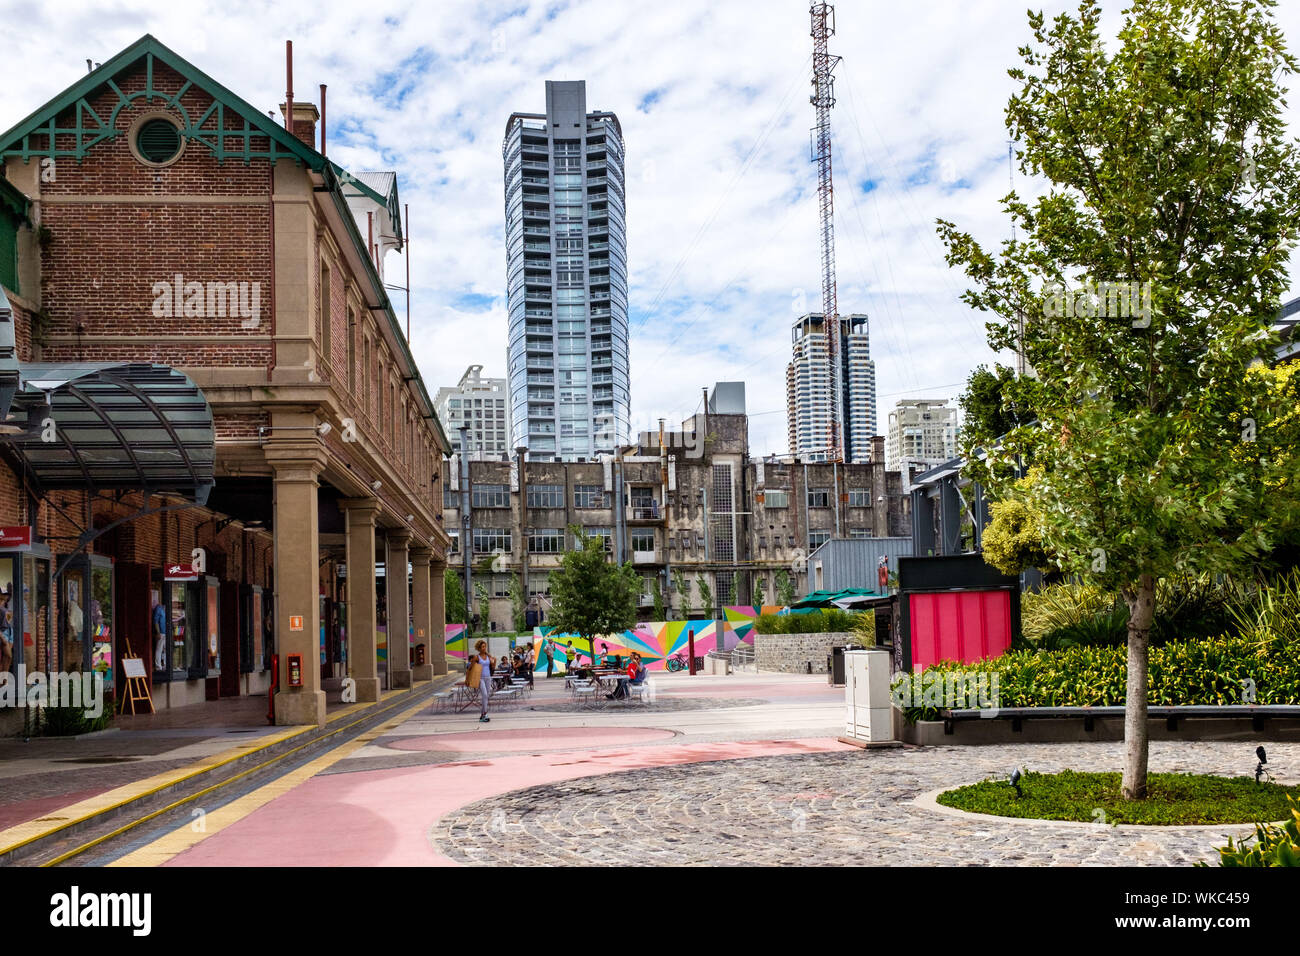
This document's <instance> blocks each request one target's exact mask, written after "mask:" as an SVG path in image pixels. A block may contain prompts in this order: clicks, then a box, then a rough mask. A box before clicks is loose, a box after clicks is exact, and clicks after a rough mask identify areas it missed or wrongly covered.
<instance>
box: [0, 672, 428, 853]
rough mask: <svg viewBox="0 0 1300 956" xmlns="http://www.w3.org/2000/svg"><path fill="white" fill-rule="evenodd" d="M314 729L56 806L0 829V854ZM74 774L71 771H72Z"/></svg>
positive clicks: (389, 694)
mask: <svg viewBox="0 0 1300 956" xmlns="http://www.w3.org/2000/svg"><path fill="white" fill-rule="evenodd" d="M412 692H413V691H412V690H411V689H410V688H403V689H402V690H390V691H385V692H384V693H383V694H382V695H381V696H380V698H379V700H378V701H377V702H376V703H380V704H382V703H384V702H385V701H387V700H391V699H392V698H393V697H396V696H400V695H402V694H409V693H412ZM372 706H374V704H370V703H365V704H349V705H347V706H346V707H341V708H339V709H338V710H336V711H334V712H333V713H331V714H328V715H327V716H326V717H325V725H326V726H327V727H328V726H329V725H330V724H333V723H336V722H338V721H340V720H345V719H346V718H348V717H350V716H352V715H353V714H355V713H357V712H358V711H360V710H364V709H365V708H367V707H372ZM317 729H318V728H317V727H315V726H313V725H311V724H308V725H306V726H301V727H287V728H285V729H284V730H281V731H277V732H274V733H272V734H271V735H270V736H268V737H266V738H265V739H263V740H262V741H260V742H258V743H256V744H243V745H240V746H237V747H233V748H231V749H229V750H224V751H222V752H220V753H216V754H213V755H211V756H208V757H204V758H202V759H201V760H199V761H197V762H195V763H192V764H189V765H187V766H184V767H177V768H175V769H173V770H167V771H164V772H163V773H159V774H155V775H154V776H152V777H146V778H144V779H143V780H134V781H132V782H131V783H126V784H123V785H122V786H120V787H114V788H113V789H112V790H106V791H104V792H103V793H98V794H95V795H94V796H93V797H87V798H86V799H85V800H80V801H78V802H76V803H73V804H69V805H68V806H66V807H60V808H59V809H57V810H53V811H51V812H50V814H49V815H47V816H44V817H39V818H38V819H35V820H28V821H26V822H25V823H19V824H16V825H14V826H12V827H9V828H8V829H6V830H0V855H3V854H6V853H11V852H13V851H14V850H18V849H21V848H22V847H24V846H26V845H27V844H29V843H34V842H35V841H37V840H41V839H44V838H45V837H48V836H52V835H53V834H55V833H58V832H59V831H60V830H66V829H68V828H69V827H72V826H75V825H77V824H79V823H84V822H86V821H88V820H91V819H93V818H95V817H97V816H99V815H100V814H103V813H107V812H108V811H111V810H116V809H118V808H120V807H123V806H125V805H127V804H129V803H133V802H135V801H137V800H140V799H142V798H145V797H149V796H152V795H153V794H155V793H158V792H159V791H162V790H165V789H167V788H168V787H172V786H175V785H176V784H178V783H183V782H184V781H186V780H189V779H191V778H193V777H197V776H199V775H201V774H204V773H207V772H208V771H210V770H215V769H217V768H218V767H223V766H225V765H226V764H229V763H233V762H234V761H236V760H239V759H241V758H243V757H248V756H249V755H251V754H256V753H258V752H259V751H262V750H266V749H268V748H270V747H274V746H276V745H277V744H281V743H283V742H284V741H286V740H292V739H293V738H295V737H299V736H301V735H303V734H308V733H311V732H312V731H314V730H317ZM73 772H75V771H73Z"/></svg>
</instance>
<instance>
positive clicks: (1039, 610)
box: [1016, 576, 1300, 650]
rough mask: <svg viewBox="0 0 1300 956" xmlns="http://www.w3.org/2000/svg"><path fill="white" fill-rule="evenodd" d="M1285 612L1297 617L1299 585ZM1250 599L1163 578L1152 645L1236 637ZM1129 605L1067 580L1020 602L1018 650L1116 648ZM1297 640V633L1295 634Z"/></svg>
mask: <svg viewBox="0 0 1300 956" xmlns="http://www.w3.org/2000/svg"><path fill="white" fill-rule="evenodd" d="M1283 597H1284V598H1285V599H1283V600H1281V601H1280V604H1281V607H1282V609H1283V611H1287V612H1290V613H1291V614H1292V618H1291V620H1292V621H1294V620H1296V617H1295V615H1297V614H1300V585H1296V586H1295V591H1294V595H1293V596H1292V595H1284V596H1283ZM1253 600H1254V595H1253V594H1252V592H1251V591H1250V590H1248V589H1246V588H1243V587H1240V586H1238V585H1235V584H1233V583H1232V582H1229V581H1216V580H1215V579H1213V578H1211V577H1208V576H1201V577H1189V578H1180V579H1162V580H1160V581H1159V582H1158V583H1157V586H1156V613H1155V620H1154V621H1153V623H1152V626H1151V646H1152V647H1159V646H1160V645H1162V644H1167V643H1168V642H1170V641H1180V640H1193V639H1196V638H1203V637H1212V636H1214V635H1218V634H1226V633H1233V632H1236V631H1237V630H1239V629H1240V628H1241V624H1240V621H1239V618H1240V616H1241V615H1242V614H1243V613H1245V611H1246V609H1248V608H1250V607H1251V606H1252V601H1253ZM1128 618H1129V612H1128V605H1126V604H1125V603H1124V601H1123V600H1122V599H1120V598H1119V597H1118V596H1117V595H1115V594H1114V593H1112V592H1109V591H1104V590H1102V589H1101V588H1099V587H1097V586H1096V585H1093V584H1089V583H1084V582H1078V581H1071V582H1067V583H1064V584H1056V585H1052V586H1050V587H1047V588H1044V589H1043V590H1042V591H1040V592H1038V593H1037V594H1034V593H1027V594H1025V595H1024V596H1023V598H1022V599H1021V627H1020V629H1021V635H1022V638H1023V640H1021V641H1018V642H1017V645H1016V646H1017V647H1018V648H1041V649H1043V650H1062V649H1064V648H1067V647H1093V646H1103V647H1120V646H1123V645H1124V644H1126V643H1127V641H1128ZM1297 639H1300V633H1298V634H1297Z"/></svg>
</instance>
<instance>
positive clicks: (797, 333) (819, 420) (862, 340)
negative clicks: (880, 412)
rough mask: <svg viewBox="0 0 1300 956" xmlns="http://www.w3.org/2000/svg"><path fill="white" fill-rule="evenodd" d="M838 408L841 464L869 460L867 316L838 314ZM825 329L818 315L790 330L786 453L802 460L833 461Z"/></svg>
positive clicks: (872, 415) (871, 402)
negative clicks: (787, 439) (787, 443)
mask: <svg viewBox="0 0 1300 956" xmlns="http://www.w3.org/2000/svg"><path fill="white" fill-rule="evenodd" d="M838 331H839V345H840V349H839V356H838V357H839V365H840V369H839V373H840V374H839V376H838V384H839V389H840V394H839V403H838V404H839V407H840V408H841V409H843V415H844V427H843V429H842V430H841V433H840V434H841V440H842V442H843V447H844V456H843V458H842V459H841V460H843V461H850V462H859V463H860V462H868V461H870V460H871V439H872V436H874V435H875V434H876V425H877V422H876V363H875V362H874V361H873V360H872V358H871V336H870V333H869V331H868V324H867V317H866V316H865V315H861V314H854V315H841V316H840V321H839V330H838ZM828 338H829V336H828V329H827V326H826V317H825V315H823V314H822V313H821V312H810V313H809V314H808V315H804V316H800V317H799V319H797V320H796V321H795V323H794V327H793V328H792V329H791V335H790V341H791V350H792V354H791V358H790V364H789V366H787V367H786V415H787V421H788V424H789V434H790V454H792V455H795V456H797V457H799V458H801V459H803V460H804V461H835V460H836V459H835V452H834V450H833V449H832V447H831V444H830V441H829V439H828V436H829V435H830V431H831V429H830V419H831V415H832V409H833V408H834V406H835V402H834V401H833V398H834V390H835V384H834V382H833V377H832V375H831V365H830V358H829V355H828V352H829V348H828V344H827V340H828Z"/></svg>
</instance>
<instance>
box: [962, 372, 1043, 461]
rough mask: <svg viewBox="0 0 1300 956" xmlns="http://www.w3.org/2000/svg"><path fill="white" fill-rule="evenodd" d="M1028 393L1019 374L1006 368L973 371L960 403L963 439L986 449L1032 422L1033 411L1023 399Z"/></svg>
mask: <svg viewBox="0 0 1300 956" xmlns="http://www.w3.org/2000/svg"><path fill="white" fill-rule="evenodd" d="M1024 390H1025V389H1024V388H1023V386H1021V384H1020V383H1019V382H1018V381H1017V379H1016V373H1015V371H1014V370H1013V369H1009V368H1007V367H1006V366H1003V365H994V367H993V369H992V370H990V369H989V367H988V366H987V365H981V366H979V367H978V368H977V369H975V371H973V372H971V373H970V378H969V379H967V381H966V391H965V392H964V393H962V396H961V397H960V398H959V399H958V400H957V403H958V405H960V406H961V411H962V424H961V430H962V436H963V438H965V439H966V440H967V441H968V442H970V443H973V445H974V447H978V448H982V447H984V446H985V445H987V444H990V443H992V442H993V441H994V440H996V439H997V438H999V437H1001V436H1002V435H1005V434H1006V433H1007V432H1009V431H1011V429H1013V428H1016V427H1018V426H1020V425H1026V424H1028V423H1029V422H1030V421H1032V420H1033V417H1034V416H1033V412H1032V411H1030V409H1029V406H1028V404H1027V402H1026V401H1025V400H1024V398H1022V397H1021V393H1022V392H1023V391H1024Z"/></svg>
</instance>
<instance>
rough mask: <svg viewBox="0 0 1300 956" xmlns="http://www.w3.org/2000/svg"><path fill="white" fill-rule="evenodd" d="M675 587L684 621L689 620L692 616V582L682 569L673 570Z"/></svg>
mask: <svg viewBox="0 0 1300 956" xmlns="http://www.w3.org/2000/svg"><path fill="white" fill-rule="evenodd" d="M673 587H675V588H676V589H677V593H678V595H679V600H680V602H681V615H682V620H683V621H686V620H689V619H690V616H691V582H690V581H688V580H687V579H686V572H685V571H683V570H681V569H680V568H673Z"/></svg>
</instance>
